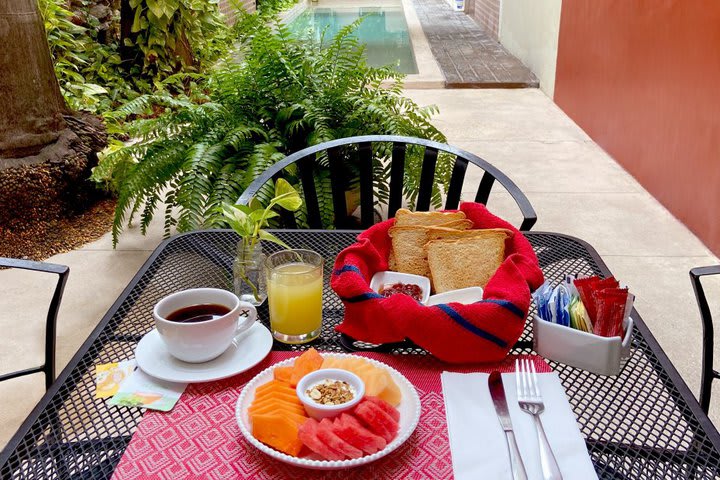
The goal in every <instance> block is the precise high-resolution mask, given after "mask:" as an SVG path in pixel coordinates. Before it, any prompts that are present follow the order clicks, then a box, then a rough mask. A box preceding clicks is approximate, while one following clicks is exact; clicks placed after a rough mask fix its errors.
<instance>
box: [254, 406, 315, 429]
mask: <svg viewBox="0 0 720 480" xmlns="http://www.w3.org/2000/svg"><path fill="white" fill-rule="evenodd" d="M256 415H281V416H285V417H287V418H289V419H290V420H292V421H294V422H297V424H298V425H302V424H303V423H305V420H307V419H308V417H307V416H305V415H300V414H298V413H294V412H286V411H283V410H280V409H277V408H276V409H273V410H270V411H268V412H265V413H259V414H258V413H256V414H254V415H253V414H251V415H250V421H251V422H254V420H253V418H254V417H255V416H256Z"/></svg>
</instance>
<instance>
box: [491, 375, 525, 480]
mask: <svg viewBox="0 0 720 480" xmlns="http://www.w3.org/2000/svg"><path fill="white" fill-rule="evenodd" d="M488 385H489V387H490V397H492V401H493V404H494V405H495V411H496V412H497V416H498V419H500V425H502V429H503V430H504V431H505V439H506V440H507V446H508V453H509V454H510V465H511V468H512V475H513V479H514V480H527V478H528V477H527V473H526V472H525V465H524V464H523V461H522V458H521V457H520V450H519V449H518V446H517V442H516V441H515V433H513V428H512V423H511V422H510V413H509V412H508V404H507V400H506V399H505V389H504V388H503V383H502V377H501V376H500V372H498V371H497V370H495V371H494V372H492V373H491V374H490V378H489V379H488Z"/></svg>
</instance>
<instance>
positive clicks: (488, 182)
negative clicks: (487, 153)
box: [475, 172, 495, 205]
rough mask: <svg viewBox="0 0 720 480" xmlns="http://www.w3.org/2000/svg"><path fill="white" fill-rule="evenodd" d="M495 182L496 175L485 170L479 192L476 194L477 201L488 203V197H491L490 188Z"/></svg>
mask: <svg viewBox="0 0 720 480" xmlns="http://www.w3.org/2000/svg"><path fill="white" fill-rule="evenodd" d="M494 184H495V177H493V176H492V175H490V174H489V173H488V172H485V173H484V174H483V176H482V179H481V180H480V185H479V186H478V190H477V194H476V195H475V201H476V202H477V203H482V204H483V205H487V202H488V198H490V190H492V187H493V185H494Z"/></svg>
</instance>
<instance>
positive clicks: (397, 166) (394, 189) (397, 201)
mask: <svg viewBox="0 0 720 480" xmlns="http://www.w3.org/2000/svg"><path fill="white" fill-rule="evenodd" d="M405 150H406V145H405V144H404V143H400V142H396V143H394V144H393V148H392V165H391V166H390V198H389V200H388V218H393V217H394V216H395V212H397V211H398V209H399V208H400V207H402V200H403V182H404V180H405Z"/></svg>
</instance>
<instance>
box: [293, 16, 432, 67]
mask: <svg viewBox="0 0 720 480" xmlns="http://www.w3.org/2000/svg"><path fill="white" fill-rule="evenodd" d="M361 16H363V17H364V20H363V22H362V23H361V24H360V26H359V27H358V29H357V30H356V31H355V35H356V36H357V37H358V39H359V40H360V42H362V43H364V44H365V56H366V57H367V61H368V64H369V65H372V66H383V65H394V66H395V68H397V70H398V71H399V72H401V73H408V74H413V73H418V67H417V63H416V62H415V56H414V54H413V47H412V44H411V43H410V35H409V33H408V26H407V22H406V21H405V13H404V12H403V9H402V7H400V6H399V7H340V8H328V7H309V8H308V9H307V10H305V11H304V12H303V13H302V14H301V15H300V16H298V17H297V18H296V19H295V20H293V21H291V22H290V24H289V25H288V26H289V27H290V30H291V31H292V32H293V33H294V34H295V35H298V36H308V34H309V35H310V36H311V37H312V38H314V39H316V40H319V39H320V36H321V35H322V33H323V31H324V32H325V39H326V41H327V40H329V39H331V38H332V37H334V36H335V34H337V32H338V31H340V29H341V28H343V27H345V26H347V25H349V24H351V23H352V22H354V21H356V20H357V19H358V18H360V17H361Z"/></svg>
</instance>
